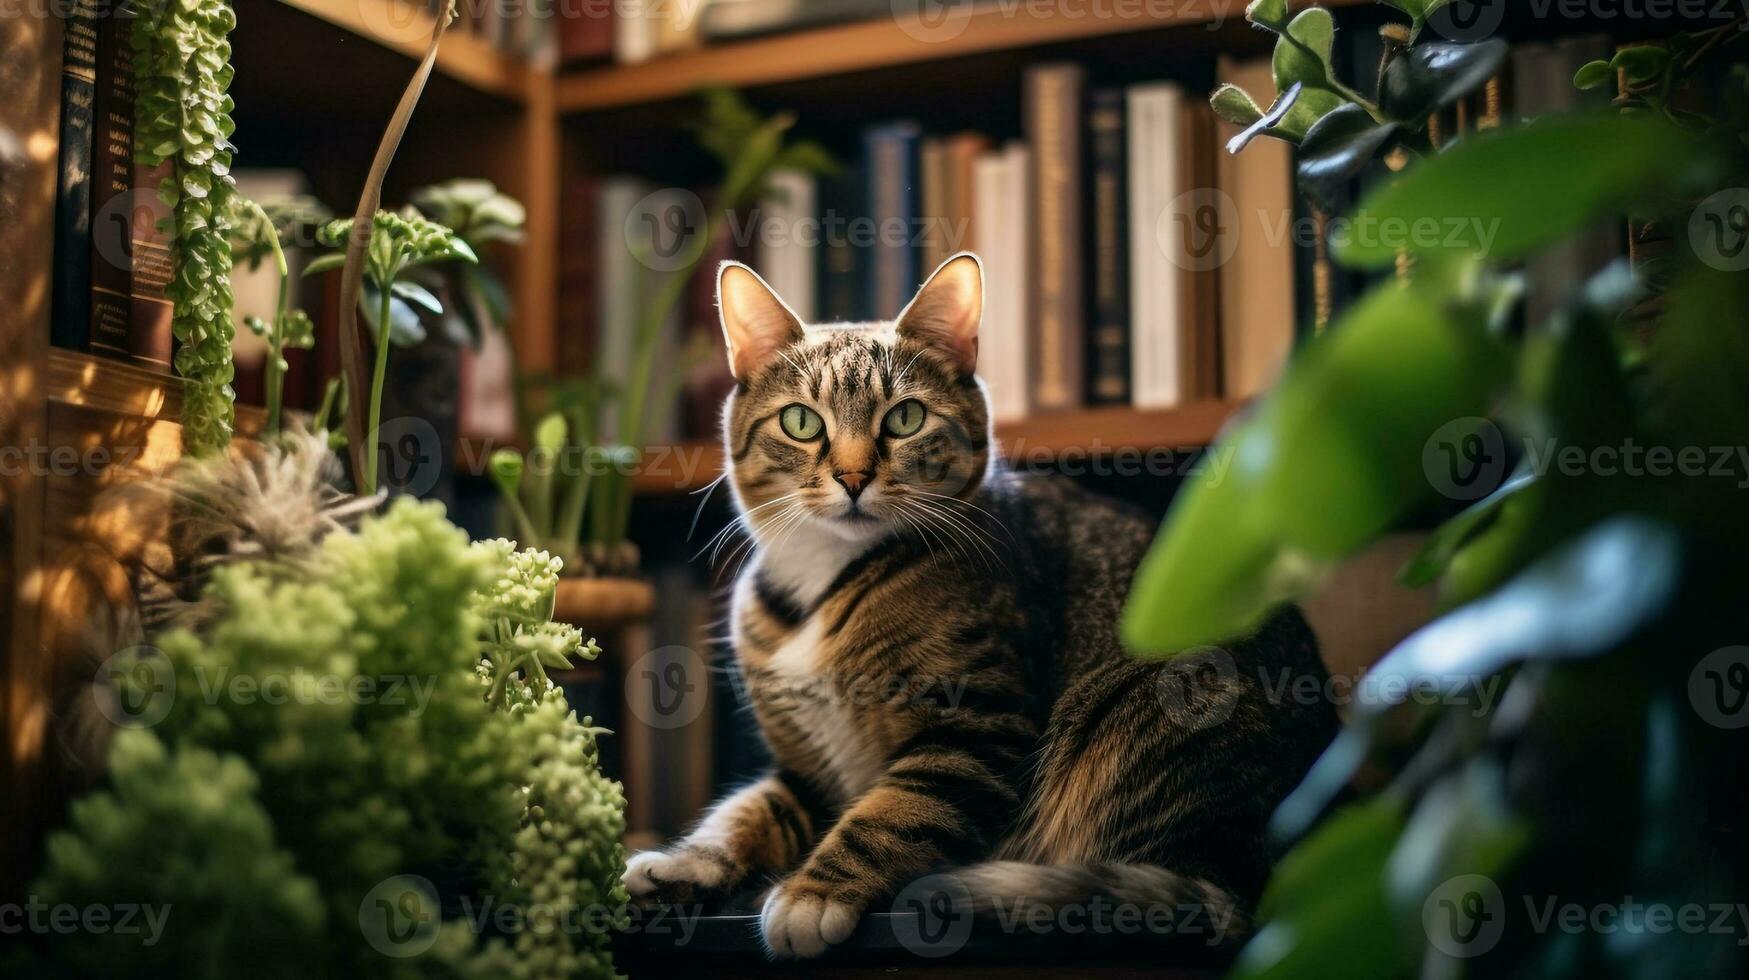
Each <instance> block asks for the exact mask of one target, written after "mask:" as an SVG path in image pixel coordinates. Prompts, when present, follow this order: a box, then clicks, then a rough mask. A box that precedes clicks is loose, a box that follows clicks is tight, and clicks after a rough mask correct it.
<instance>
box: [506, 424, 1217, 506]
mask: <svg viewBox="0 0 1749 980" xmlns="http://www.w3.org/2000/svg"><path fill="white" fill-rule="evenodd" d="M1238 408H1239V406H1238V405H1237V404H1235V403H1233V402H1224V401H1205V402H1193V403H1191V404H1189V405H1185V406H1183V407H1181V408H1173V409H1164V410H1142V409H1133V408H1089V409H1083V410H1080V411H1074V412H1051V413H1045V414H1041V415H1038V416H1035V417H1033V418H1030V419H1027V420H1026V421H1024V422H1017V423H1013V424H1010V425H1000V426H997V428H996V436H997V438H998V439H1000V440H1001V442H1002V452H1003V454H1004V455H1005V456H1006V457H1007V458H1008V459H1009V460H1011V461H1013V462H1015V463H1017V464H1020V465H1027V464H1044V463H1047V462H1050V461H1052V460H1060V459H1063V458H1064V457H1066V456H1068V455H1071V454H1074V455H1078V456H1080V457H1082V458H1086V457H1088V456H1105V455H1109V454H1113V453H1142V452H1147V451H1149V450H1153V449H1188V448H1194V447H1199V446H1206V445H1208V444H1209V443H1211V442H1213V441H1214V438H1215V436H1216V435H1217V434H1218V433H1219V432H1220V431H1221V426H1223V425H1225V424H1226V422H1227V419H1229V418H1230V417H1232V415H1233V413H1234V412H1235V411H1237V410H1238ZM482 458H484V457H482ZM722 471H723V447H722V446H721V445H719V444H718V443H715V442H708V443H707V442H690V443H681V444H679V445H673V446H653V447H650V448H648V449H646V450H644V460H643V464H642V465H641V466H640V468H639V470H638V473H637V475H636V476H635V477H634V478H633V484H634V486H636V487H637V490H638V492H639V493H646V494H659V493H689V492H691V491H693V490H697V489H699V488H700V487H703V486H704V485H706V484H708V483H709V482H710V481H712V480H714V479H716V478H717V477H718V476H719V475H721V473H722Z"/></svg>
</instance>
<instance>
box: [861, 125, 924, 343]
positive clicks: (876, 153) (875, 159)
mask: <svg viewBox="0 0 1749 980" xmlns="http://www.w3.org/2000/svg"><path fill="white" fill-rule="evenodd" d="M921 138H922V132H921V130H920V129H919V128H918V126H917V124H916V123H914V122H910V121H908V120H906V121H901V122H893V123H887V124H885V125H881V126H876V127H874V128H872V129H869V130H867V131H865V132H864V133H863V135H862V141H863V166H864V170H865V173H866V175H867V179H868V214H869V217H870V218H871V219H873V221H872V226H873V227H872V229H871V236H870V237H871V238H872V244H871V245H870V247H869V253H868V295H867V304H868V310H867V314H868V317H869V318H870V319H887V318H891V317H895V316H898V315H899V311H900V310H901V309H903V308H904V306H905V304H906V303H908V302H910V300H911V295H912V294H913V293H914V292H916V290H917V286H918V282H917V279H918V276H919V275H920V273H919V271H918V267H917V264H918V258H919V257H918V242H919V241H921V239H922V236H921V234H920V233H919V232H920V231H921V229H919V227H918V221H919V218H918V212H919V210H920V208H919V204H920V202H919V200H918V192H919V184H920V183H921V182H920V181H919V180H918V166H917V150H918V145H919V143H920V142H921Z"/></svg>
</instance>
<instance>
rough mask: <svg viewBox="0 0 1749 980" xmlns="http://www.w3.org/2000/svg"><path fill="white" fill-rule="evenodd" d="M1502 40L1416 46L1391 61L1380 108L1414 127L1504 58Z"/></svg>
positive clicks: (1494, 69) (1484, 76) (1476, 85)
mask: <svg viewBox="0 0 1749 980" xmlns="http://www.w3.org/2000/svg"><path fill="white" fill-rule="evenodd" d="M1506 53H1507V45H1506V42H1505V41H1500V40H1490V41H1483V42H1481V43H1479V44H1445V43H1429V44H1418V45H1416V46H1415V47H1414V48H1412V49H1410V50H1409V51H1408V53H1406V54H1404V55H1401V56H1399V57H1397V58H1393V59H1391V64H1390V66H1389V67H1388V68H1386V69H1385V77H1384V84H1383V86H1382V91H1381V93H1380V96H1379V107H1380V108H1381V109H1383V110H1384V112H1385V115H1387V116H1389V117H1391V118H1392V119H1398V120H1402V121H1404V122H1410V123H1413V124H1414V125H1415V128H1416V129H1419V128H1421V123H1422V121H1423V120H1425V119H1426V118H1427V116H1428V115H1429V114H1431V113H1432V112H1434V111H1435V110H1437V109H1441V108H1444V107H1445V106H1448V105H1451V104H1453V103H1455V102H1456V101H1458V100H1459V99H1461V98H1463V97H1464V96H1465V95H1468V94H1469V93H1471V92H1473V91H1475V90H1476V89H1478V88H1481V87H1482V86H1483V85H1485V84H1486V83H1487V81H1488V79H1490V78H1492V77H1494V75H1495V74H1496V73H1498V72H1499V71H1500V66H1501V65H1502V64H1504V63H1505V61H1506Z"/></svg>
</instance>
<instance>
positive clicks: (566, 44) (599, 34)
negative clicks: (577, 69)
mask: <svg viewBox="0 0 1749 980" xmlns="http://www.w3.org/2000/svg"><path fill="white" fill-rule="evenodd" d="M613 7H614V5H613V0H562V2H561V3H560V4H559V5H558V8H557V10H556V12H555V13H556V16H557V17H558V19H559V61H560V62H562V63H564V64H579V63H582V62H587V61H604V60H606V59H608V58H611V57H613Z"/></svg>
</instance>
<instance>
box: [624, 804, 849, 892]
mask: <svg viewBox="0 0 1749 980" xmlns="http://www.w3.org/2000/svg"><path fill="white" fill-rule="evenodd" d="M829 819H830V814H829V812H828V811H827V807H826V804H825V802H824V800H822V799H821V798H820V797H819V795H818V794H817V793H815V792H814V791H813V789H812V788H811V787H810V786H809V785H808V784H807V783H806V781H805V780H803V779H802V778H800V777H798V776H796V775H794V774H791V773H786V772H775V773H772V774H770V775H768V776H765V777H764V778H762V779H760V780H758V781H757V782H754V783H752V784H750V785H748V786H746V787H744V788H742V789H740V790H737V791H736V792H734V793H732V794H730V795H729V796H728V797H726V798H725V799H723V800H722V801H721V802H719V803H718V804H717V805H716V806H714V807H712V808H711V809H710V811H709V812H708V813H706V814H705V816H704V818H703V819H702V820H700V821H699V823H698V826H697V827H695V828H693V830H692V832H691V833H689V834H687V835H686V836H685V837H683V838H681V839H680V840H679V841H676V842H675V843H674V844H672V845H670V846H668V847H667V848H664V849H662V850H659V851H644V852H643V853H641V854H634V855H632V857H631V859H630V860H628V861H627V862H626V873H625V882H626V890H627V891H628V892H629V893H630V894H631V897H632V899H633V900H634V901H645V902H650V901H654V902H664V903H668V904H690V903H693V902H702V901H707V900H711V899H716V898H721V897H723V896H724V895H726V894H727V893H729V892H730V891H732V890H733V889H735V888H736V887H738V886H739V885H740V884H741V883H742V882H744V881H746V880H747V879H748V877H749V876H751V875H754V874H763V873H772V872H784V871H788V870H789V869H790V868H792V867H794V866H795V864H796V862H797V861H799V860H800V859H801V856H802V855H803V854H805V853H807V849H808V848H809V847H810V846H812V844H813V842H814V840H815V839H816V838H817V837H818V836H819V833H820V830H821V828H822V827H823V826H824V824H825V823H826V821H827V820H829Z"/></svg>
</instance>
